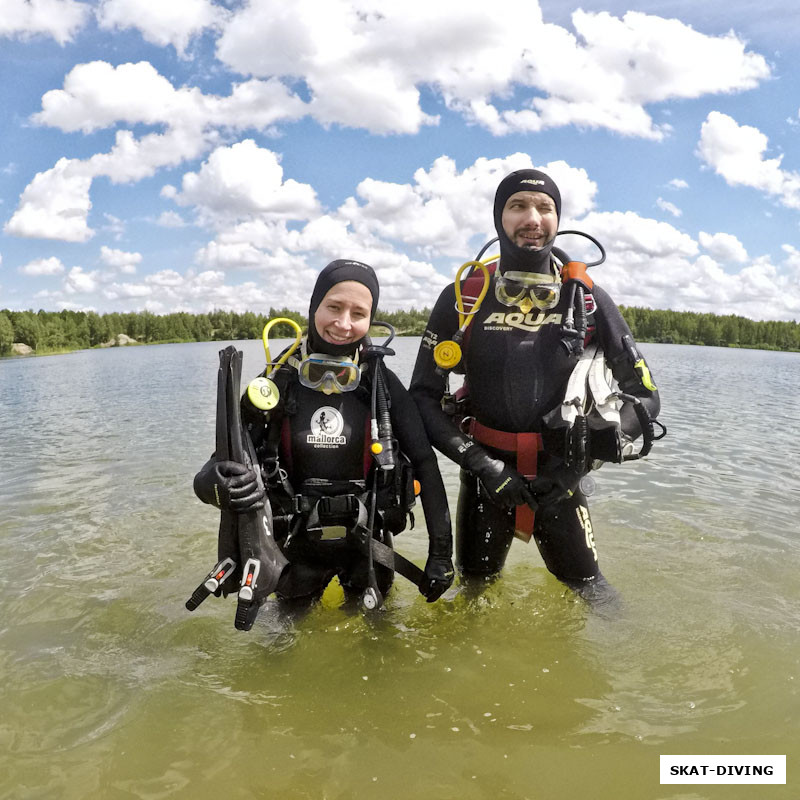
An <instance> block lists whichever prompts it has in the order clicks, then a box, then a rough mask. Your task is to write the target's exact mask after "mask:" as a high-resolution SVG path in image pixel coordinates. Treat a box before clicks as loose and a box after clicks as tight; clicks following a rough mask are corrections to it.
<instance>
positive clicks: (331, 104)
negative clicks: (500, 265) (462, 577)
mask: <svg viewBox="0 0 800 800" xmlns="http://www.w3.org/2000/svg"><path fill="white" fill-rule="evenodd" d="M795 5H796V4H794V3H789V2H788V0H787V2H770V1H769V0H767V2H762V3H760V4H759V5H758V7H757V8H756V7H754V6H753V5H752V3H737V2H727V3H722V2H717V1H716V0H713V1H712V2H705V3H697V2H683V0H676V1H675V2H669V1H668V0H664V1H663V2H656V1H655V0H653V1H649V0H645V1H644V2H638V3H636V4H635V8H634V7H633V6H632V5H631V4H627V3H620V2H617V0H606V1H605V2H603V0H588V1H587V2H582V3H581V4H580V5H575V6H570V5H569V4H568V3H564V2H561V0H540V2H539V3H538V4H537V3H536V2H535V0H524V2H523V0H507V2H505V3H503V4H487V3H470V2H464V0H438V1H437V2H436V3H430V2H422V0H402V2H401V0H357V1H356V0H328V2H326V3H321V2H317V0H295V1H294V2H292V3H290V4H287V3H283V2H273V0H251V2H249V3H248V2H238V1H235V0H228V2H213V1H212V0H170V2H168V3H166V2H164V0H98V1H97V2H80V0H27V1H26V0H0V76H2V81H0V100H2V103H3V106H4V109H5V113H4V114H3V118H2V122H0V126H1V127H0V220H2V225H0V308H2V307H6V308H11V309H27V308H32V309H34V310H36V309H39V308H43V309H47V310H57V309H61V308H71V309H84V310H90V309H91V310H95V311H98V312H107V311H131V310H142V309H149V310H151V311H153V312H155V313H167V312H172V311H181V310H185V311H192V312H202V311H210V310H212V309H214V308H233V309H236V310H239V311H243V310H247V309H250V310H254V311H263V312H266V311H268V309H269V308H270V307H283V306H289V307H291V308H295V309H297V310H301V311H303V310H305V309H306V307H307V301H308V296H309V293H310V289H311V286H312V284H313V281H314V278H315V276H316V274H317V273H318V272H319V270H320V269H321V268H322V267H323V266H324V265H325V264H326V263H328V261H330V260H332V259H334V258H339V257H349V258H357V259H360V260H363V261H366V262H368V263H370V264H372V265H373V266H374V267H375V268H376V270H377V271H378V275H379V277H380V280H381V286H382V298H381V306H382V307H383V308H387V309H397V308H411V307H416V308H421V307H424V306H430V305H432V303H433V301H434V300H435V298H436V296H437V295H438V293H439V291H440V289H441V288H442V287H443V286H444V285H445V284H446V283H447V282H448V280H451V279H452V276H453V274H454V272H455V270H456V269H457V267H458V266H459V265H460V264H461V263H462V262H463V261H465V260H468V259H471V258H473V257H474V256H475V254H476V252H477V250H478V249H479V248H480V246H481V244H482V243H483V242H484V241H486V240H487V239H488V238H490V237H491V236H493V231H492V215H491V206H492V198H493V194H494V190H495V188H496V186H497V183H498V182H499V180H500V179H501V178H502V177H503V175H505V174H506V173H507V172H509V171H511V170H513V169H517V168H520V167H524V166H535V167H537V168H540V169H545V170H546V171H548V172H550V173H551V175H552V176H553V177H554V178H555V179H556V181H557V182H558V184H559V186H560V187H561V192H562V196H563V198H564V202H563V214H562V228H566V227H570V228H578V229H580V230H584V231H587V232H589V233H591V234H592V235H594V236H595V237H596V238H598V239H599V240H600V241H601V242H602V243H603V244H604V245H605V247H606V250H607V251H608V260H607V262H606V264H603V265H602V266H600V267H597V268H596V269H595V270H594V271H593V275H594V279H595V280H596V281H597V282H598V283H600V284H602V285H603V286H604V287H605V288H606V289H608V290H609V291H610V292H611V293H612V295H613V296H614V298H615V299H616V300H617V302H619V303H624V304H627V305H639V306H649V307H653V308H672V309H676V310H692V311H711V312H715V313H735V314H741V315H743V316H747V317H751V318H753V319H782V320H791V319H800V148H798V147H797V140H798V136H800V116H799V110H800V91H799V90H798V89H797V88H796V87H797V79H796V75H797V65H798V59H800V48H799V47H798V45H797V43H796V41H795V39H796V36H795V35H794V32H795V31H796V30H797V27H798V23H800V12H799V11H798V10H797V9H796V8H795ZM561 243H562V245H563V246H564V247H565V249H567V250H568V251H570V252H573V253H574V254H575V255H579V256H580V255H586V256H588V255H589V254H588V253H587V254H584V253H582V252H581V251H580V250H579V249H578V245H577V244H576V243H575V242H574V240H573V241H570V242H567V241H566V240H563V241H562V242H561Z"/></svg>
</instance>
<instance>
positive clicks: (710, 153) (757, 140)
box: [697, 111, 800, 208]
mask: <svg viewBox="0 0 800 800" xmlns="http://www.w3.org/2000/svg"><path fill="white" fill-rule="evenodd" d="M768 145H769V140H768V139H767V137H766V136H765V135H764V134H763V133H762V132H761V131H760V130H758V128H754V127H752V126H751V125H739V124H738V123H737V122H736V120H735V119H733V117H730V116H728V115H727V114H722V113H720V112H719V111H712V112H711V113H710V114H709V115H708V116H707V117H706V120H705V122H703V125H702V127H701V129H700V141H699V143H698V146H697V153H698V155H699V157H700V158H701V159H702V160H703V161H705V162H706V163H707V164H708V165H709V166H711V167H713V169H714V170H715V172H716V173H717V174H718V175H721V176H722V177H723V178H724V179H725V181H726V182H727V183H728V184H729V185H730V186H749V187H751V188H753V189H758V190H759V191H761V192H764V193H765V194H768V195H771V196H773V197H776V198H777V199H778V200H779V202H780V203H782V204H783V205H785V206H787V207H788V208H800V173H797V172H791V171H788V170H784V169H782V167H781V161H782V160H783V156H782V155H780V156H777V157H775V158H765V153H766V151H767V149H768Z"/></svg>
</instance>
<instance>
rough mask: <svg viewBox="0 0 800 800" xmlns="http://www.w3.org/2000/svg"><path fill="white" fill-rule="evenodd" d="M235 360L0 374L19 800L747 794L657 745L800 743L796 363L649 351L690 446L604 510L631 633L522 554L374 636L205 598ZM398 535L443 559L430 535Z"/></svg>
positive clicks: (6, 604) (151, 354)
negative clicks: (220, 369)
mask: <svg viewBox="0 0 800 800" xmlns="http://www.w3.org/2000/svg"><path fill="white" fill-rule="evenodd" d="M418 341H419V340H417V339H412V340H408V339H401V340H396V341H395V343H394V345H395V346H396V350H397V351H398V357H397V358H396V359H395V360H394V361H395V364H394V365H393V366H394V368H395V370H396V371H397V372H398V374H399V375H400V377H401V378H402V379H403V380H404V382H406V383H407V381H408V378H409V377H410V372H411V367H412V365H413V359H414V356H415V353H416V348H417V346H418ZM241 346H242V348H243V349H244V351H245V368H244V369H245V374H246V375H250V374H255V373H256V372H257V371H258V370H259V369H260V364H261V361H262V360H263V354H262V352H261V350H260V344H259V343H258V342H244V343H241ZM220 347H221V345H220V344H219V343H218V344H213V343H208V344H196V345H166V346H160V347H140V348H133V349H128V350H126V349H112V350H105V351H93V352H82V353H75V354H71V355H67V356H54V357H50V358H40V359H26V360H13V361H3V362H0V408H2V411H3V421H4V424H3V425H2V427H1V428H0V450H1V451H2V453H3V461H2V467H1V468H0V469H2V475H0V559H2V563H3V566H4V569H3V570H2V572H1V573H0V581H2V584H1V585H0V588H1V589H2V592H0V607H1V611H0V665H1V666H2V678H3V681H2V685H3V693H4V697H3V699H4V703H3V708H4V714H3V716H2V718H0V752H2V755H0V797H14V798H34V797H35V798H42V797H59V798H86V797H90V796H91V797H102V798H130V797H142V798H165V797H181V798H182V797H192V798H206V797H208V798H211V797H215V798H216V797H218V796H219V795H220V793H224V795H225V796H226V797H245V796H251V793H255V796H257V797H259V796H275V797H288V798H295V797H296V798H304V797H309V798H320V797H330V798H334V797H335V798H339V797H341V798H350V797H364V796H373V795H375V794H376V793H380V794H381V796H383V797H386V798H394V797H398V798H399V797H410V796H415V795H418V796H422V797H429V796H440V797H443V798H445V797H448V798H449V797H459V798H473V797H474V798H484V797H490V796H491V797H500V798H524V797H555V796H559V797H560V796H574V795H577V794H579V793H581V794H587V793H591V796H593V797H597V798H631V800H633V799H634V798H636V799H637V800H638V798H648V797H664V798H668V797H669V798H678V797H692V798H706V797H709V798H716V797H722V796H724V797H726V798H730V797H750V796H753V795H747V794H739V795H736V794H734V793H733V792H734V791H735V789H734V788H733V787H726V792H727V793H725V794H724V795H722V794H719V792H717V793H714V790H715V787H693V793H692V794H690V795H689V794H683V795H681V794H679V793H677V792H670V791H664V790H668V789H669V787H662V788H661V789H660V788H659V786H658V755H659V754H660V753H698V754H702V753H716V752H719V753H787V752H788V753H792V752H793V750H796V746H797V744H798V743H800V742H799V739H800V737H798V733H797V727H796V722H795V719H796V716H797V714H796V712H797V687H796V684H797V681H798V680H800V677H798V664H797V655H796V653H797V648H796V643H797V634H798V630H800V590H799V589H798V581H797V579H796V572H797V568H798V555H800V553H798V549H799V546H798V542H797V535H796V530H797V523H796V520H797V517H798V513H799V512H800V499H799V498H800V468H799V466H798V460H797V459H798V455H797V447H796V446H795V445H794V442H793V433H794V430H795V428H796V420H797V419H798V417H799V416H800V401H798V399H797V395H796V387H797V386H798V385H799V384H800V356H798V355H797V354H783V353H763V352H755V351H753V352H750V351H736V350H723V349H715V348H694V347H677V346H667V345H660V346H657V345H649V346H644V347H643V350H644V351H645V353H646V354H647V356H648V360H649V361H650V362H651V367H652V368H653V372H654V375H655V378H656V380H657V382H658V384H659V387H660V389H661V392H662V397H663V405H664V414H663V416H662V419H663V421H664V422H665V423H666V425H667V426H668V428H669V436H668V437H667V438H666V439H665V440H664V441H663V442H661V443H660V444H658V445H656V446H655V447H654V449H653V454H652V456H651V457H650V458H648V459H647V460H646V462H644V463H632V464H627V465H624V466H621V467H615V466H606V467H604V468H603V469H601V470H600V471H599V472H598V473H596V481H597V490H596V492H595V495H594V496H593V497H592V500H591V504H592V515H593V522H594V527H595V530H596V536H597V539H598V547H599V552H600V557H601V563H602V566H603V570H604V572H605V574H606V575H607V576H608V578H609V579H610V580H611V581H612V582H613V583H614V584H615V585H616V586H617V587H618V588H619V589H620V591H621V592H622V595H623V597H624V606H623V608H622V610H621V611H620V613H619V615H618V616H617V617H616V618H614V619H608V618H606V617H602V616H598V615H595V614H592V613H591V612H589V611H588V610H587V609H586V608H585V606H584V605H583V604H582V603H580V602H579V601H577V600H576V599H575V598H574V597H573V596H572V595H571V594H570V593H569V592H566V591H565V590H564V589H563V587H562V586H561V585H560V584H559V583H558V582H557V581H555V580H554V579H553V578H552V577H551V576H550V575H549V574H548V573H547V572H546V571H545V570H544V568H543V566H542V563H541V559H540V558H539V556H538V553H537V552H536V550H535V547H533V546H525V545H522V544H520V543H516V544H515V545H514V547H513V548H512V553H511V556H510V558H509V564H508V567H507V569H506V571H505V573H504V575H503V577H502V578H501V579H500V580H498V581H496V582H494V583H492V584H491V585H487V587H486V589H485V591H483V592H470V591H467V590H466V589H465V588H464V587H456V589H454V590H452V591H451V592H449V593H448V595H447V596H446V598H445V599H444V600H442V601H440V602H437V603H435V604H426V603H425V602H424V600H423V599H422V598H421V597H419V595H418V594H416V590H415V589H414V588H413V587H412V586H411V585H410V584H407V583H406V582H405V581H402V580H398V582H397V583H396V585H395V588H394V589H393V591H392V593H391V595H390V597H389V600H388V603H387V606H386V609H385V610H384V611H383V612H381V613H380V614H378V615H375V616H373V617H365V616H364V615H362V614H361V613H360V612H359V611H358V610H357V609H353V608H352V607H349V606H348V605H346V604H345V603H344V601H343V596H342V593H341V590H340V589H339V588H338V587H337V586H336V585H332V586H331V587H330V588H329V590H328V591H327V592H326V595H325V597H324V598H323V602H322V603H321V604H319V605H317V606H316V607H314V608H313V609H311V610H310V612H309V613H308V614H306V615H304V616H301V617H299V618H298V617H294V616H292V615H291V614H290V613H288V612H287V611H286V610H285V609H281V608H280V607H279V606H278V604H277V603H271V604H270V605H269V607H268V608H267V609H265V610H264V611H263V612H262V614H261V615H260V617H259V619H258V621H257V623H256V626H255V627H254V629H253V631H251V632H250V633H249V634H242V633H239V632H237V631H235V630H234V628H233V613H234V605H233V601H228V602H224V601H220V600H214V599H211V600H209V601H207V602H206V603H205V604H204V605H203V606H201V608H200V609H199V610H198V611H197V612H195V613H194V614H191V615H190V614H188V613H187V612H186V611H185V609H184V608H183V602H184V600H185V599H186V597H187V596H188V594H189V593H190V592H191V590H192V588H193V587H194V586H195V585H196V583H197V581H198V580H199V578H200V577H202V575H203V574H204V573H205V571H206V570H207V569H208V567H209V566H210V563H211V560H213V557H214V553H215V536H216V534H215V526H216V521H217V520H216V517H215V514H214V512H213V511H212V510H211V509H209V508H207V507H204V506H202V504H200V503H199V502H198V501H196V500H195V498H194V496H193V494H192V490H191V479H192V476H193V474H194V472H195V470H196V469H197V468H198V466H199V465H200V464H201V463H202V462H203V461H204V460H205V458H206V457H207V455H208V453H209V452H210V451H211V449H212V447H213V414H214V391H215V385H216V367H217V356H216V354H217V351H218V350H219V349H220ZM442 467H443V471H444V476H445V482H446V485H447V488H448V493H449V496H450V498H451V501H452V502H453V503H454V500H455V496H456V492H457V484H458V478H457V473H456V470H455V469H454V468H453V466H452V465H451V464H449V463H446V462H444V461H442ZM418 517H420V518H421V514H419V515H418ZM397 544H398V549H400V550H402V551H403V553H404V554H406V555H408V556H409V557H410V558H412V559H413V560H415V561H417V563H420V564H421V563H423V562H424V558H425V553H426V543H425V534H424V528H423V527H422V520H421V519H418V522H417V528H416V529H414V530H412V531H408V532H406V533H404V534H403V535H402V536H401V537H399V539H398V542H397ZM790 775H791V772H790ZM785 788H786V787H772V788H771V789H770V794H771V796H775V797H789V796H792V795H789V794H786V793H784V794H781V792H782V791H783V790H784V789H785Z"/></svg>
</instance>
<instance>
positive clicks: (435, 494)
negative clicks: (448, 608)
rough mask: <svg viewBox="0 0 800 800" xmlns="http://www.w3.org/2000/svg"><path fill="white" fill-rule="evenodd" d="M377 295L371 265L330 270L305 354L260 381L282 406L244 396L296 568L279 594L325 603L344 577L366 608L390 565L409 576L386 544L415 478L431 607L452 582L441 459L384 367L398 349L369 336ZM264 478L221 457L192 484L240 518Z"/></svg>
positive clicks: (245, 414)
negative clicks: (330, 586)
mask: <svg viewBox="0 0 800 800" xmlns="http://www.w3.org/2000/svg"><path fill="white" fill-rule="evenodd" d="M378 297H379V286H378V279H377V276H376V275H375V272H374V271H373V269H372V268H371V267H370V266H368V265H367V264H363V263H360V262H358V261H348V260H337V261H333V262H331V263H330V264H328V265H327V266H326V267H325V268H324V269H323V270H322V272H321V273H320V274H319V276H318V278H317V281H316V284H315V286H314V290H313V292H312V295H311V301H310V305H309V315H308V319H309V327H308V333H307V336H306V338H305V339H304V340H303V341H302V343H301V347H300V353H299V355H297V356H291V357H289V356H288V354H286V356H287V357H286V358H285V359H278V363H279V364H280V366H279V367H278V368H277V369H273V370H272V371H270V366H271V365H270V364H268V365H267V369H266V370H265V371H264V377H262V378H257V379H256V381H259V380H261V381H264V380H265V378H266V377H267V376H268V377H269V381H270V382H271V385H272V386H273V387H274V391H273V392H272V394H271V396H272V398H273V401H272V402H270V403H268V404H266V406H262V405H261V404H258V398H257V396H256V403H254V402H253V395H252V394H251V393H250V392H245V393H244V396H243V397H242V402H241V410H242V420H243V424H244V426H245V427H246V429H247V431H248V434H249V436H250V437H251V439H252V442H253V445H254V449H255V453H256V456H257V461H258V464H259V467H260V469H261V473H262V475H263V476H264V477H263V482H264V483H265V484H266V493H267V497H268V500H269V506H270V508H271V511H272V520H273V524H274V536H275V539H276V541H277V543H278V545H279V546H280V549H281V551H282V553H283V555H284V556H285V557H286V559H288V561H289V564H288V566H286V567H285V568H284V569H283V572H282V574H281V577H280V580H279V582H278V584H277V589H276V594H277V596H278V598H280V599H284V600H313V599H316V598H318V597H319V596H320V595H321V594H322V592H323V591H324V589H325V587H326V586H327V584H328V583H329V582H330V581H331V579H332V578H333V577H334V576H338V577H339V580H340V582H341V584H342V587H343V588H344V590H345V593H346V594H351V593H355V594H358V595H361V597H362V601H363V602H364V605H365V606H366V607H367V608H373V607H375V606H377V605H379V604H380V602H381V600H382V598H383V596H384V595H385V594H386V592H387V591H388V590H389V588H390V587H391V585H392V582H393V579H394V571H393V569H392V566H394V568H396V569H397V570H398V571H402V570H401V569H400V567H399V566H395V565H396V564H398V563H399V562H398V561H397V560H394V561H393V559H392V558H391V557H392V556H394V557H395V558H396V559H399V555H398V554H393V553H392V552H391V550H390V549H389V548H391V546H392V536H393V534H397V533H400V532H401V531H402V530H403V529H404V528H405V527H406V523H407V518H408V516H409V515H410V511H409V509H410V507H411V505H413V504H414V483H415V482H416V481H418V482H419V485H420V486H421V493H420V494H421V500H422V507H423V510H424V513H425V520H426V524H427V529H428V537H429V544H428V559H427V562H426V565H425V570H424V574H420V575H419V576H418V585H419V590H420V592H421V593H422V594H423V596H424V597H425V598H426V599H427V600H428V601H429V602H431V601H434V600H436V599H437V598H439V597H440V596H441V595H442V593H443V592H444V591H445V590H446V589H447V588H448V587H449V586H450V585H451V583H452V581H453V565H452V561H451V558H452V536H451V529H450V515H449V511H448V507H447V496H446V494H445V489H444V484H443V482H442V477H441V474H440V472H439V468H438V464H437V461H436V455H435V453H434V451H433V449H432V447H431V445H430V443H429V442H428V438H427V436H426V434H425V428H424V426H423V423H422V420H421V418H420V414H419V411H418V409H417V407H416V405H415V404H414V401H413V400H412V399H411V397H410V395H409V394H408V392H407V391H406V389H405V388H404V387H403V386H402V384H401V383H400V381H399V379H398V378H397V376H396V375H395V374H394V373H393V372H391V371H390V370H388V369H387V368H386V367H385V366H384V365H383V359H382V356H383V355H385V354H389V353H391V351H390V350H388V348H386V347H385V346H384V347H381V346H376V345H373V344H372V343H371V342H370V340H369V338H368V336H367V334H368V331H369V328H370V325H371V324H372V323H373V321H374V317H375V313H376V310H377V307H378ZM376 324H381V323H376ZM282 361H283V363H281V362H282ZM256 381H254V382H253V383H254V384H255V383H256ZM276 397H277V398H278V399H277V401H275V398H276ZM378 428H380V430H379V431H378ZM376 431H378V432H376ZM412 471H413V475H412ZM258 477H259V476H257V475H256V473H255V471H254V470H253V469H246V468H245V467H243V466H241V465H239V464H235V463H231V462H225V461H223V462H218V461H216V459H215V458H213V457H212V459H211V460H210V461H208V462H207V463H206V464H205V465H204V466H203V468H202V469H201V470H200V472H198V474H197V476H196V477H195V481H194V489H195V493H196V494H197V496H198V497H199V498H200V499H201V500H202V501H203V502H205V503H210V504H212V505H215V506H217V507H219V508H221V509H229V510H232V511H234V512H238V513H242V512H244V511H246V510H248V509H252V508H253V507H257V506H258V504H263V503H264V492H263V490H260V489H259V481H258ZM414 479H416V481H415V480H414ZM372 540H375V541H374V542H373V541H372ZM378 553H383V557H382V559H378V557H377V555H376V554H378ZM387 553H388V556H389V560H388V565H387V555H386V554H387ZM406 563H408V562H406ZM409 566H411V567H413V568H414V569H415V570H416V572H418V573H420V570H419V568H417V567H414V565H409ZM403 574H406V573H405V572H403Z"/></svg>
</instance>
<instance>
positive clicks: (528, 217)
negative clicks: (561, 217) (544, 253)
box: [501, 192, 558, 250]
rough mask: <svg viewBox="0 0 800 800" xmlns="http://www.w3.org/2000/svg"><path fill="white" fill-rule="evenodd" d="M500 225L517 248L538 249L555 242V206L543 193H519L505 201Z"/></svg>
mask: <svg viewBox="0 0 800 800" xmlns="http://www.w3.org/2000/svg"><path fill="white" fill-rule="evenodd" d="M501 222H502V223H503V230H504V231H505V232H506V236H508V238H509V239H510V240H511V241H512V242H513V243H514V244H515V245H517V247H526V248H532V249H537V250H538V249H539V248H541V247H544V246H545V245H546V244H549V243H550V242H552V241H553V239H555V236H556V233H557V231H558V215H557V214H556V204H555V202H554V201H553V198H552V197H550V195H549V194H545V193H544V192H516V193H515V194H512V195H511V197H509V198H508V200H507V201H506V204H505V206H504V207H503V216H502V217H501Z"/></svg>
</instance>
